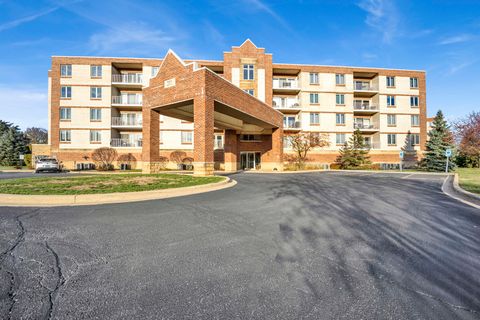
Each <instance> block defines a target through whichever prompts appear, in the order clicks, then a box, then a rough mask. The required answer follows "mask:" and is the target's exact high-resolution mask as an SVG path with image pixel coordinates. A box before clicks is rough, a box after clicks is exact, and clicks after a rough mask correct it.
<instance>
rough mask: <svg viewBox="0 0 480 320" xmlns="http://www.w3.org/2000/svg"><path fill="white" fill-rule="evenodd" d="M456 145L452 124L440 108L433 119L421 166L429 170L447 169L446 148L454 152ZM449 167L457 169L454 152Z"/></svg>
mask: <svg viewBox="0 0 480 320" xmlns="http://www.w3.org/2000/svg"><path fill="white" fill-rule="evenodd" d="M454 146H455V144H454V137H453V134H452V132H451V131H450V126H449V125H448V124H447V121H446V120H445V118H444V117H443V113H442V111H440V110H439V111H438V112H437V115H436V116H435V118H434V119H433V124H432V130H430V132H429V133H428V141H427V143H426V145H425V153H424V158H423V159H422V161H421V164H420V166H421V167H422V168H423V169H425V170H427V171H445V166H446V162H447V158H446V157H445V150H447V149H451V150H452V153H453V151H454ZM448 169H449V170H453V169H455V157H454V153H453V154H452V157H450V160H449V165H448Z"/></svg>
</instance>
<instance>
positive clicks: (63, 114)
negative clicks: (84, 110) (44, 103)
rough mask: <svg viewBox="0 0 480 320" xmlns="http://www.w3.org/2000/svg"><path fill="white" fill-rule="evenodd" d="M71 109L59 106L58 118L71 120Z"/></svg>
mask: <svg viewBox="0 0 480 320" xmlns="http://www.w3.org/2000/svg"><path fill="white" fill-rule="evenodd" d="M71 119H72V110H71V109H70V108H60V120H71Z"/></svg>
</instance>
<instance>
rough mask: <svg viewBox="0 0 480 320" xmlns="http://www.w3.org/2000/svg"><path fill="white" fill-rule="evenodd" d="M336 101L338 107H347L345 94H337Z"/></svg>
mask: <svg viewBox="0 0 480 320" xmlns="http://www.w3.org/2000/svg"><path fill="white" fill-rule="evenodd" d="M335 99H336V104H337V105H345V95H344V94H337V95H336V98H335Z"/></svg>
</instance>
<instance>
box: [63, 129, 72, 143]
mask: <svg viewBox="0 0 480 320" xmlns="http://www.w3.org/2000/svg"><path fill="white" fill-rule="evenodd" d="M60 141H61V142H70V141H72V133H71V131H70V130H60Z"/></svg>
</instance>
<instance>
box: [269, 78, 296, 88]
mask: <svg viewBox="0 0 480 320" xmlns="http://www.w3.org/2000/svg"><path fill="white" fill-rule="evenodd" d="M273 88H274V89H298V82H297V79H273Z"/></svg>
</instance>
